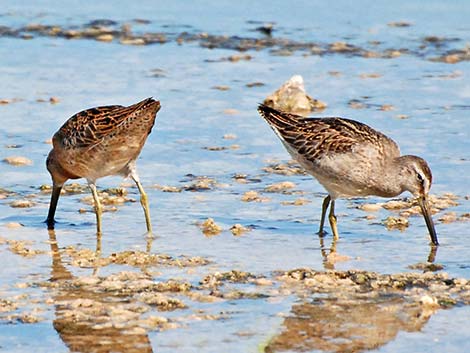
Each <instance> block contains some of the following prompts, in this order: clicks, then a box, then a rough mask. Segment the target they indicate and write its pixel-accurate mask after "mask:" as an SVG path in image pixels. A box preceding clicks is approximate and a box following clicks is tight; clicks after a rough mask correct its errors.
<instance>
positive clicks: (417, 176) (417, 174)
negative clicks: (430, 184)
mask: <svg viewBox="0 0 470 353" xmlns="http://www.w3.org/2000/svg"><path fill="white" fill-rule="evenodd" d="M416 179H418V181H419V182H420V183H421V184H422V183H423V182H424V178H423V176H422V175H421V174H419V173H416Z"/></svg>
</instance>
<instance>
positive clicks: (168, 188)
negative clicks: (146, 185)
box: [153, 184, 183, 192]
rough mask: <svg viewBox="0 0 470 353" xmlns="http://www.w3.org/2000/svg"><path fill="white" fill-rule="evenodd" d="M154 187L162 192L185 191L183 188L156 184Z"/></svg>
mask: <svg viewBox="0 0 470 353" xmlns="http://www.w3.org/2000/svg"><path fill="white" fill-rule="evenodd" d="M153 187H154V188H156V189H158V190H161V191H163V192H181V191H183V189H182V188H179V187H177V186H170V185H158V184H155V185H154V186H153Z"/></svg>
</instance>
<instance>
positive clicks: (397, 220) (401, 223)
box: [384, 216, 409, 230]
mask: <svg viewBox="0 0 470 353" xmlns="http://www.w3.org/2000/svg"><path fill="white" fill-rule="evenodd" d="M384 224H385V226H386V227H387V229H388V230H391V229H399V230H404V229H405V228H407V227H408V225H409V222H408V219H406V218H404V217H392V216H389V217H387V218H386V219H385V221H384Z"/></svg>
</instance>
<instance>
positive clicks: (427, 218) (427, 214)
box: [418, 196, 439, 245]
mask: <svg viewBox="0 0 470 353" xmlns="http://www.w3.org/2000/svg"><path fill="white" fill-rule="evenodd" d="M418 203H419V206H420V207H421V211H422V212H423V216H424V220H425V221H426V226H427V227H428V231H429V236H430V237H431V241H432V243H433V244H434V245H439V241H438V240H437V234H436V229H435V228H434V222H433V221H432V218H431V212H430V210H429V206H428V201H427V199H426V197H424V196H423V197H419V198H418Z"/></svg>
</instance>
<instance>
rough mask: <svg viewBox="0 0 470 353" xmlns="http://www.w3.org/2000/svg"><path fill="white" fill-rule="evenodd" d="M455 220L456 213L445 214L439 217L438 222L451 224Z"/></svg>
mask: <svg viewBox="0 0 470 353" xmlns="http://www.w3.org/2000/svg"><path fill="white" fill-rule="evenodd" d="M456 220H457V213H456V212H446V213H444V214H443V215H442V216H441V217H439V221H441V222H442V223H452V222H455V221H456Z"/></svg>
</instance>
